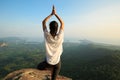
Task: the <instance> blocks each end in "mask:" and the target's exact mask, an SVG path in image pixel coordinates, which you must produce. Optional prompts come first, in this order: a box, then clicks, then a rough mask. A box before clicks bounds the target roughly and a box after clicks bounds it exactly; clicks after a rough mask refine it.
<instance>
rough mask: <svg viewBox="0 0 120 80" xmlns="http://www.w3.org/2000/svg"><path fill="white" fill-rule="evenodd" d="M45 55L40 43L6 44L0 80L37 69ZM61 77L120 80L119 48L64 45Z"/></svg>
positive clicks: (0, 60)
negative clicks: (20, 71)
mask: <svg viewBox="0 0 120 80" xmlns="http://www.w3.org/2000/svg"><path fill="white" fill-rule="evenodd" d="M44 53H45V49H44V45H43V43H26V42H21V41H20V42H17V43H14V42H8V46H7V47H0V80H1V79H2V78H3V77H4V76H6V75H7V74H8V73H10V72H12V71H15V70H18V69H23V68H36V66H37V64H38V63H39V62H41V61H43V60H44V58H45V54H44ZM60 74H61V75H64V76H68V77H71V78H72V79H73V80H120V48H119V47H117V46H110V45H109V46H107V45H99V44H94V43H92V44H80V43H70V42H65V43H64V52H63V55H62V69H61V72H60Z"/></svg>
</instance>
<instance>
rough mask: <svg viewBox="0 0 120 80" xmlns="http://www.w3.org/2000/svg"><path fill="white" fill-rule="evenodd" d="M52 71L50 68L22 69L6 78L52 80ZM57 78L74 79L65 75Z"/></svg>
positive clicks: (58, 79) (9, 79)
mask: <svg viewBox="0 0 120 80" xmlns="http://www.w3.org/2000/svg"><path fill="white" fill-rule="evenodd" d="M50 78H51V73H50V71H48V70H42V71H41V70H37V69H21V70H17V71H14V72H12V73H9V74H8V75H7V76H6V77H5V78H4V80H50ZM57 80H72V79H71V78H67V77H64V76H60V75H59V76H58V77H57Z"/></svg>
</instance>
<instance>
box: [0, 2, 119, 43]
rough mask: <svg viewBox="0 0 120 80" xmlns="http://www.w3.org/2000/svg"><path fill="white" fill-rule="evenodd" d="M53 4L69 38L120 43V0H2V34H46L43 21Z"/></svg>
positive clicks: (9, 35)
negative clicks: (43, 29)
mask: <svg viewBox="0 0 120 80" xmlns="http://www.w3.org/2000/svg"><path fill="white" fill-rule="evenodd" d="M53 4H54V5H55V7H56V10H57V13H58V15H59V16H60V17H61V18H62V19H63V20H64V23H65V39H70V40H83V39H86V40H90V41H95V42H101V43H109V44H115V45H120V0H77V1H74V0H69V1H64V0H59V1H56V0H44V1H40V0H0V12H1V13H0V37H11V36H12V37H36V38H43V31H42V25H41V22H42V20H43V19H44V18H45V17H46V16H48V15H49V14H50V13H51V9H52V5H53ZM53 19H55V17H52V18H51V19H50V21H51V20H53ZM55 20H56V19H55ZM50 21H49V22H50Z"/></svg>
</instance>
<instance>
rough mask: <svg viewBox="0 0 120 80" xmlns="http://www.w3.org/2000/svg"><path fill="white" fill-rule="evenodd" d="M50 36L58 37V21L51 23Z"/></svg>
mask: <svg viewBox="0 0 120 80" xmlns="http://www.w3.org/2000/svg"><path fill="white" fill-rule="evenodd" d="M49 28H50V34H51V35H52V36H56V34H57V30H58V23H57V22H56V21H51V22H50V24H49Z"/></svg>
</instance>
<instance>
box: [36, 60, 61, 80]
mask: <svg viewBox="0 0 120 80" xmlns="http://www.w3.org/2000/svg"><path fill="white" fill-rule="evenodd" d="M48 68H51V69H52V75H51V77H52V80H56V77H57V75H58V74H59V72H60V69H61V61H60V62H59V63H58V64H56V65H50V64H48V63H47V61H43V62H41V63H39V64H38V66H37V69H39V70H46V69H48Z"/></svg>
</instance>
